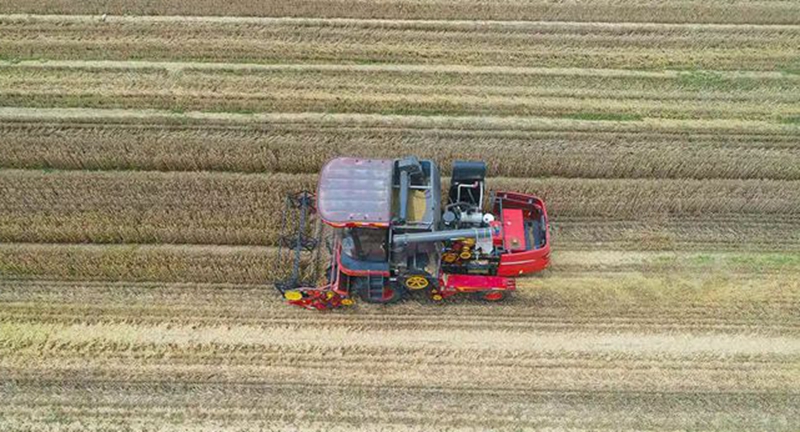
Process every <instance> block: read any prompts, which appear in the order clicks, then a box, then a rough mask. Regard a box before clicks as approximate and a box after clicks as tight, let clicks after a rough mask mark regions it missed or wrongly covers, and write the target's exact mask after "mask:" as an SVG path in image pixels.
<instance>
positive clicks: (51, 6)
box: [0, 0, 798, 24]
mask: <svg viewBox="0 0 800 432" xmlns="http://www.w3.org/2000/svg"><path fill="white" fill-rule="evenodd" d="M797 9H798V8H797V4H796V3H794V2H791V1H785V0H783V1H775V0H773V1H725V2H720V1H716V2H712V1H696V0H694V1H692V0H690V1H686V0H684V1H671V2H660V3H656V4H653V3H645V2H641V1H637V0H633V1H630V0H627V1H619V0H600V1H593V2H591V3H578V2H574V3H570V2H565V3H553V2H548V1H544V0H527V1H521V0H505V1H498V2H492V3H488V4H487V3H485V2H481V1H479V0H461V1H452V0H427V1H424V2H420V1H413V0H378V1H371V2H368V3H365V2H360V1H356V0H322V1H319V0H316V1H307V0H301V1H295V2H292V4H291V5H289V4H286V3H285V2H282V1H279V0H265V1H261V2H258V3H257V4H253V3H252V2H248V1H246V0H231V1H227V2H218V1H214V0H197V1H194V2H192V4H191V5H186V4H182V3H170V2H152V1H145V0H135V1H131V0H124V1H123V0H109V1H104V2H102V3H92V2H88V3H87V2H83V3H78V4H75V3H71V2H63V1H58V0H8V1H6V2H4V3H3V4H2V5H0V12H6V13H28V14H36V13H39V14H42V13H45V14H46V13H58V14H87V13H88V14H97V15H102V14H117V15H212V16H220V15H240V16H241V15H245V16H274V17H324V18H337V17H338V18H393V19H414V20H416V19H431V18H438V19H442V20H474V19H484V20H485V19H493V20H504V21H505V20H519V19H536V20H547V21H553V20H556V21H564V20H574V21H602V22H614V21H620V20H625V21H636V22H664V23H687V22H692V23H737V24H738V23H757V24H795V23H796V22H797V20H796V19H795V18H794V17H795V16H796V14H797Z"/></svg>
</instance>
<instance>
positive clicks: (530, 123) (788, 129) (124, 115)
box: [0, 107, 800, 134]
mask: <svg viewBox="0 0 800 432" xmlns="http://www.w3.org/2000/svg"><path fill="white" fill-rule="evenodd" d="M0 119H3V120H4V121H22V120H34V119H42V120H44V119H47V120H59V121H79V122H81V121H102V122H114V121H120V122H125V121H126V120H137V121H141V120H147V121H148V122H150V121H174V122H175V123H179V124H181V123H182V124H186V123H189V124H191V123H194V122H197V123H200V122H209V121H211V122H226V123H232V124H258V123H264V122H270V123H273V122H274V123H306V122H309V121H313V122H318V123H319V124H320V125H321V126H339V125H342V124H343V123H348V124H349V125H350V126H353V127H355V126H358V127H362V126H367V125H372V126H382V127H387V128H392V127H397V128H412V129H413V128H445V129H473V130H475V129H479V130H516V131H527V130H576V131H588V130H599V131H632V130H642V129H644V128H646V129H648V130H654V131H662V130H663V131H672V132H679V131H687V130H702V131H705V132H723V131H730V132H733V131H738V132H745V133H779V134H783V133H785V134H795V133H797V131H798V129H800V128H798V126H795V125H791V124H778V123H774V122H769V121H759V120H730V119H726V120H709V119H706V120H679V119H655V118H643V119H641V120H640V121H634V122H614V121H590V120H574V119H558V118H548V117H536V116H524V117H522V116H508V117H492V116H455V117H454V116H435V115H434V116H418V115H381V114H336V113H334V114H327V113H246V114H242V113H214V112H195V111H187V112H182V113H181V112H170V111H167V110H156V109H96V108H20V107H0Z"/></svg>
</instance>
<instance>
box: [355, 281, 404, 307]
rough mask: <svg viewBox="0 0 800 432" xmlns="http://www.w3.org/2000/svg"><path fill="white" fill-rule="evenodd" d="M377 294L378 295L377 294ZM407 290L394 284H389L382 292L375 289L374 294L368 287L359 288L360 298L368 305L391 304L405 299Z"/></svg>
mask: <svg viewBox="0 0 800 432" xmlns="http://www.w3.org/2000/svg"><path fill="white" fill-rule="evenodd" d="M376 293H377V294H376ZM404 294H405V290H404V289H403V288H402V287H399V286H397V285H393V284H387V285H386V286H384V287H383V288H381V289H380V290H375V289H374V288H373V290H372V292H370V290H369V289H367V288H366V287H359V289H358V296H359V297H361V300H363V301H364V302H366V303H376V304H389V303H394V302H397V301H399V300H400V299H402V298H403V295H404Z"/></svg>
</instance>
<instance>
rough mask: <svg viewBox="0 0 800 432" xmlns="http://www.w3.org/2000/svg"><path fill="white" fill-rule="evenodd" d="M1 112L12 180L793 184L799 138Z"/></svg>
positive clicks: (698, 131) (799, 175)
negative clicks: (398, 168)
mask: <svg viewBox="0 0 800 432" xmlns="http://www.w3.org/2000/svg"><path fill="white" fill-rule="evenodd" d="M6 110H7V112H8V113H7V114H5V115H2V114H0V134H2V136H3V146H4V151H3V152H0V166H2V167H9V168H56V169H89V170H98V169H100V170H159V171H193V170H205V171H237V172H289V173H308V174H314V173H317V172H319V170H320V168H321V167H322V165H323V164H324V163H325V161H327V160H328V159H330V158H332V157H334V156H337V155H352V156H362V157H373V158H377V157H400V156H404V155H408V154H416V155H418V156H420V157H423V158H430V159H433V160H435V161H437V162H438V163H439V164H440V167H441V168H442V169H443V170H444V171H445V173H448V172H449V167H450V165H451V164H452V161H453V160H457V159H462V160H464V159H466V160H469V159H483V160H487V161H490V162H489V171H490V175H492V176H505V177H534V176H557V177H583V178H620V177H629V178H641V177H652V178H696V179H705V178H756V179H781V180H798V179H800V153H798V151H797V150H796V147H797V139H796V136H797V135H796V134H797V131H796V130H794V131H792V130H782V129H780V128H779V127H774V128H773V129H771V130H758V129H757V128H755V127H752V126H742V127H741V128H739V129H732V130H716V129H710V128H707V127H698V126H691V125H686V126H684V127H675V128H663V127H658V126H657V125H655V124H653V123H652V122H632V123H628V124H627V127H625V128H622V127H619V126H620V125H626V123H624V122H623V123H620V122H585V121H579V120H562V121H558V122H554V123H556V124H558V125H561V126H560V127H554V126H555V125H554V124H553V123H549V122H546V121H541V119H540V122H541V123H539V124H533V125H531V126H528V127H525V126H524V125H515V124H513V123H512V121H509V120H508V119H505V120H506V121H507V122H508V124H507V125H502V124H501V125H498V126H496V127H491V125H486V122H487V119H483V120H482V121H477V120H476V121H475V122H464V123H463V124H462V123H461V122H459V123H457V124H451V123H449V122H448V119H445V118H438V119H435V120H433V119H430V118H423V117H390V116H382V117H376V118H375V120H374V121H369V122H365V121H364V120H363V119H364V117H361V116H343V117H340V118H341V120H339V121H336V122H331V121H330V120H329V119H328V118H327V117H324V116H309V117H307V116H306V115H300V116H297V118H296V120H293V119H292V117H291V116H287V118H285V119H282V118H280V116H278V115H269V116H265V117H262V116H254V117H255V118H254V119H252V120H250V121H248V122H246V123H243V122H239V121H236V119H237V118H246V117H249V116H245V115H238V116H236V115H234V116H231V117H225V118H223V117H222V115H220V114H216V115H217V116H219V118H218V119H216V120H215V119H214V117H213V116H214V115H213V114H204V115H203V116H204V117H203V119H202V120H200V121H196V120H192V119H190V118H185V117H182V118H181V117H175V118H172V119H170V118H167V117H161V118H159V117H147V118H141V119H137V118H131V119H129V121H124V120H125V119H124V118H122V117H117V116H115V113H119V111H109V112H107V113H100V114H99V115H93V114H88V113H86V114H80V113H81V112H85V111H82V110H76V111H78V112H77V113H76V116H67V115H64V114H61V111H58V110H43V111H42V112H40V113H38V114H37V115H36V116H32V117H30V118H25V119H21V120H17V119H16V118H15V117H14V115H13V114H12V113H29V112H32V110H28V109H13V110H9V109H8V108H6ZM54 111H55V112H56V113H58V114H56V115H50V114H49V113H53V112H54ZM69 112H73V111H71V110H70V111H69ZM104 114H105V115H104ZM59 116H61V117H59ZM495 120H498V121H499V120H502V119H497V118H495ZM400 121H403V123H400V124H393V123H394V122H398V123H399V122H400ZM551 122H553V121H552V120H551ZM734 124H735V123H734ZM570 125H571V126H572V128H570ZM615 126H617V127H619V130H617V129H615ZM522 154H532V155H534V157H533V162H534V163H531V159H530V158H510V157H509V155H522ZM500 161H501V162H500Z"/></svg>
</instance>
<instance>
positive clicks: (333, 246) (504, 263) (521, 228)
mask: <svg viewBox="0 0 800 432" xmlns="http://www.w3.org/2000/svg"><path fill="white" fill-rule="evenodd" d="M485 176H486V165H485V164H484V163H483V162H461V161H457V162H455V164H454V166H453V170H452V178H451V181H450V185H449V188H448V192H447V199H446V201H445V202H443V200H442V196H441V194H442V185H441V179H440V174H439V169H438V167H437V166H436V164H435V163H434V162H433V161H430V160H419V159H417V158H416V157H407V158H402V159H394V160H391V159H358V158H345V157H343V158H336V159H333V160H331V161H329V162H328V163H327V164H326V165H325V166H324V167H323V169H322V171H321V172H320V176H319V184H318V186H317V191H316V193H315V194H312V193H309V192H301V193H300V194H297V195H294V196H292V197H289V198H287V201H286V211H285V212H284V231H285V232H284V235H283V236H282V237H281V241H280V250H279V255H280V257H279V258H280V259H281V260H282V262H287V263H289V262H291V263H292V266H291V274H290V275H288V276H287V277H286V278H285V279H283V280H281V281H280V282H279V283H277V284H276V286H277V288H278V290H279V291H280V292H281V293H282V294H283V296H284V297H285V298H286V299H287V300H288V301H289V303H292V304H295V305H298V306H303V307H306V308H311V309H328V308H332V307H338V306H342V305H350V304H352V303H353V302H354V300H355V299H360V300H361V301H364V302H368V303H384V304H385V303H392V302H396V301H398V300H401V299H403V298H405V297H406V296H409V295H412V294H415V293H424V295H426V296H427V297H429V298H430V299H432V300H434V301H438V300H442V299H444V298H446V297H450V296H453V295H456V294H459V293H467V294H470V295H473V296H475V297H478V298H481V299H483V300H487V301H497V300H502V299H503V298H505V297H506V296H507V295H508V293H509V292H511V291H513V290H514V289H515V283H514V279H513V278H512V277H513V276H518V275H521V274H525V273H533V272H537V271H541V270H543V269H544V268H545V267H546V266H547V265H548V263H549V253H550V240H549V234H548V232H549V230H548V223H547V213H546V209H545V205H544V203H543V202H542V201H541V200H540V199H538V198H536V197H534V196H532V195H527V194H520V193H513V192H497V193H495V194H493V195H492V197H491V199H490V202H489V204H488V206H487V205H486V203H484V200H485V194H486V186H485ZM486 207H488V209H487V208H486ZM487 210H488V211H487ZM293 211H294V212H296V213H299V215H298V216H297V217H292V218H290V217H289V215H288V213H290V212H293ZM321 245H325V248H324V249H326V253H325V254H324V259H323V253H322V250H321V249H322V248H320V246H321ZM323 262H324V263H327V264H323ZM323 269H324V270H323ZM320 271H321V273H320Z"/></svg>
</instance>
